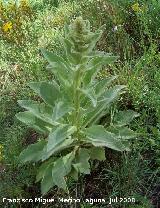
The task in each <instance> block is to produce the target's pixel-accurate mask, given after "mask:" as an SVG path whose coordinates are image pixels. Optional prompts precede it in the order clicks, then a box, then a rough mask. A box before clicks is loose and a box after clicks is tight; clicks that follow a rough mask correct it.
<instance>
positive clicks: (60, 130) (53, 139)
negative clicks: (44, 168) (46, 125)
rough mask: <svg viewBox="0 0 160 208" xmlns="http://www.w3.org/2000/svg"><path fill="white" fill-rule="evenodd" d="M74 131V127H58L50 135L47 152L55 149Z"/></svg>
mask: <svg viewBox="0 0 160 208" xmlns="http://www.w3.org/2000/svg"><path fill="white" fill-rule="evenodd" d="M75 131H76V127H75V126H69V125H60V126H59V127H57V128H56V130H54V131H53V132H51V133H50V135H49V138H48V144H47V151H48V152H49V151H50V150H52V149H55V148H57V146H59V144H61V143H62V142H63V141H64V140H65V139H66V138H68V137H69V136H70V135H71V134H73V133H74V132H75Z"/></svg>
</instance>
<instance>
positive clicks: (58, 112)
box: [52, 101, 74, 121]
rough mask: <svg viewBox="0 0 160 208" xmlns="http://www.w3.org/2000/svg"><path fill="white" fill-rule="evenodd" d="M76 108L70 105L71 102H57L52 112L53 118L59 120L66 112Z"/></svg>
mask: <svg viewBox="0 0 160 208" xmlns="http://www.w3.org/2000/svg"><path fill="white" fill-rule="evenodd" d="M73 109H74V108H73V107H71V106H70V104H69V103H66V102H62V101H59V102H58V103H56V104H55V107H54V109H53V114H52V120H53V121H57V120H58V119H60V118H61V117H63V116H64V115H65V114H66V113H69V112H70V111H72V110H73Z"/></svg>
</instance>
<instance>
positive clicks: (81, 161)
mask: <svg viewBox="0 0 160 208" xmlns="http://www.w3.org/2000/svg"><path fill="white" fill-rule="evenodd" d="M89 158H90V155H89V150H87V149H85V148H80V149H79V151H78V155H77V156H76V161H75V163H74V164H73V166H74V168H75V169H76V171H77V172H80V173H85V174H89V173H90V164H89V162H88V161H89Z"/></svg>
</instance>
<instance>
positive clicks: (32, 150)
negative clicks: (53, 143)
mask: <svg viewBox="0 0 160 208" xmlns="http://www.w3.org/2000/svg"><path fill="white" fill-rule="evenodd" d="M45 145H46V141H45V140H41V141H39V142H37V143H35V144H31V145H29V146H28V147H27V148H26V149H25V150H23V151H22V152H21V154H20V156H19V161H20V162H21V163H26V162H29V161H34V162H37V161H39V160H41V158H42V155H43V148H44V146H45Z"/></svg>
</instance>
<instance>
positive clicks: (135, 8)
mask: <svg viewBox="0 0 160 208" xmlns="http://www.w3.org/2000/svg"><path fill="white" fill-rule="evenodd" d="M132 9H133V11H134V12H141V11H142V9H141V8H140V6H139V3H135V4H133V5H132Z"/></svg>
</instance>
